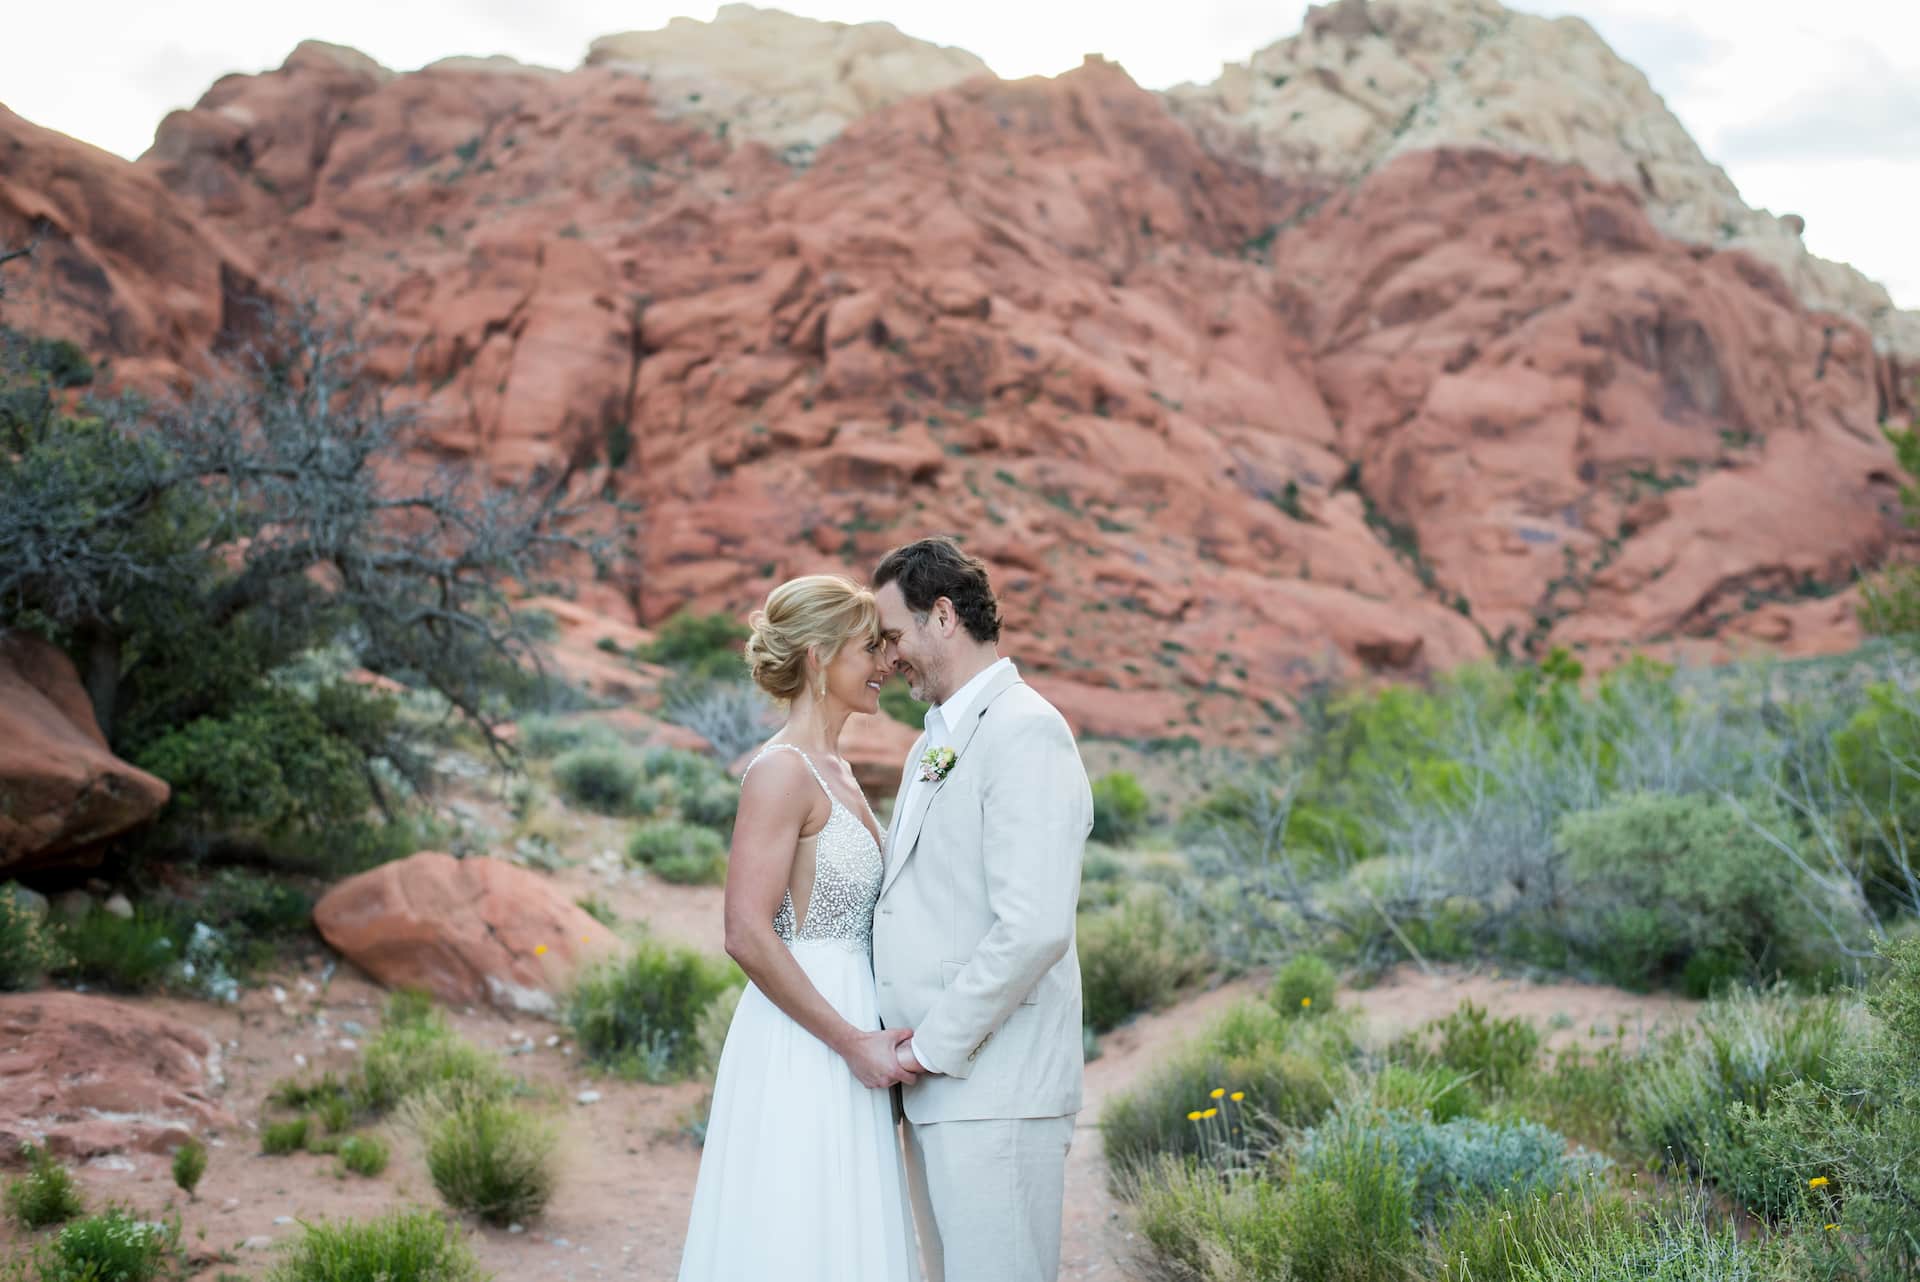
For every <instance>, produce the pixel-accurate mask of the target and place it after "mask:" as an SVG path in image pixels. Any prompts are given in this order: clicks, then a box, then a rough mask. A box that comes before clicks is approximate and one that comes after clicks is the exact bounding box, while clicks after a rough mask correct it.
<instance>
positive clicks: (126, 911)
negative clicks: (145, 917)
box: [101, 891, 133, 921]
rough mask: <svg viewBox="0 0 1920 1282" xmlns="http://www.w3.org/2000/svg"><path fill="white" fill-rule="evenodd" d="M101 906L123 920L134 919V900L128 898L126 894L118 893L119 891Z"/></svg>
mask: <svg viewBox="0 0 1920 1282" xmlns="http://www.w3.org/2000/svg"><path fill="white" fill-rule="evenodd" d="M101 907H103V908H105V909H106V910H107V911H108V912H110V913H112V914H113V915H114V916H115V917H118V918H120V919H121V920H122V921H132V920H133V901H132V900H130V899H128V898H127V897H126V896H125V895H122V894H120V893H118V892H117V891H116V892H115V893H114V894H113V895H111V896H109V897H108V899H107V902H106V903H105V904H102V905H101Z"/></svg>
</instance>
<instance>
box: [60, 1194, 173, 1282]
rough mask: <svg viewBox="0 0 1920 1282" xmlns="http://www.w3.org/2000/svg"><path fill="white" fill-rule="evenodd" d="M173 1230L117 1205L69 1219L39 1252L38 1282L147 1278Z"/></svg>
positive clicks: (155, 1273) (154, 1274) (156, 1269)
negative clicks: (138, 1217)
mask: <svg viewBox="0 0 1920 1282" xmlns="http://www.w3.org/2000/svg"><path fill="white" fill-rule="evenodd" d="M172 1246H173V1234H172V1233H171V1232H170V1231H169V1230H168V1228H167V1226H165V1225H161V1224H155V1223H151V1222H149V1221H145V1220H136V1219H135V1218H133V1217H132V1216H131V1215H129V1214H127V1213H126V1212H125V1211H124V1210H121V1209H120V1208H119V1207H113V1208H111V1209H109V1210H106V1211H103V1212H101V1213H100V1214H98V1215H89V1216H88V1217H86V1218H85V1219H83V1220H75V1221H74V1222H73V1223H71V1224H69V1225H67V1226H66V1227H65V1228H63V1229H61V1230H60V1234H59V1236H58V1237H56V1238H54V1239H53V1241H52V1242H50V1243H48V1244H47V1245H46V1247H45V1248H44V1249H43V1250H42V1251H41V1252H39V1254H38V1256H37V1259H36V1263H37V1264H38V1266H39V1270H40V1278H39V1282H152V1279H155V1278H158V1277H159V1276H160V1271H161V1268H162V1266H163V1265H164V1264H165V1262H166V1256H167V1252H168V1251H169V1250H170V1249H171V1248H172Z"/></svg>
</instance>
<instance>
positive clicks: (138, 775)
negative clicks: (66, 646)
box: [0, 633, 168, 872]
mask: <svg viewBox="0 0 1920 1282" xmlns="http://www.w3.org/2000/svg"><path fill="white" fill-rule="evenodd" d="M167 796H168V788H167V785H166V784H165V783H163V782H162V781H160V780H159V779H156V778H154V777H153V776H152V775H150V774H148V773H147V772H146V771H144V770H136V769H135V768H134V767H132V766H130V765H128V764H127V763H126V762H124V761H122V760H120V758H118V757H116V756H114V755H113V753H112V752H110V751H108V749H107V741H106V739H105V738H104V737H103V736H102V735H101V733H100V727H99V725H98V723H96V722H95V721H94V719H93V705H92V704H90V703H89V702H88V701H87V692H86V691H85V690H84V689H82V688H81V685H80V677H79V674H78V673H77V672H75V671H74V667H73V664H72V662H70V661H69V660H68V659H67V656H66V655H64V654H62V653H60V651H59V650H57V649H55V648H54V647H53V646H51V645H48V644H47V643H46V642H44V641H42V640H40V639H39V638H37V637H31V636H28V635H26V634H24V633H13V634H0V872H4V871H7V870H12V869H18V868H24V867H43V866H46V865H50V864H58V863H62V862H86V861H87V859H88V857H89V855H91V854H92V853H94V852H95V851H97V849H98V848H99V846H100V843H102V842H104V841H105V840H106V839H107V838H109V837H113V836H117V835H119V834H120V833H123V832H125V831H127V830H128V829H130V828H135V827H138V826H139V825H141V824H143V823H145V822H147V821H148V820H149V819H151V818H153V816H154V815H155V814H157V813H159V810H160V807H161V806H164V805H165V804H166V803H167Z"/></svg>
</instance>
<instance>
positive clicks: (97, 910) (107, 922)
mask: <svg viewBox="0 0 1920 1282" xmlns="http://www.w3.org/2000/svg"><path fill="white" fill-rule="evenodd" d="M55 929H56V931H57V936H58V943H59V946H60V948H61V950H62V951H63V952H64V953H65V954H66V956H65V958H64V962H63V965H62V967H61V973H62V974H63V975H65V976H67V977H68V978H71V979H75V980H78V981H80V982H81V983H86V984H93V985H96V986H98V987H101V988H109V989H112V990H114V991H116V992H123V993H146V992H153V991H156V990H157V989H160V988H162V987H164V986H165V984H166V982H167V980H168V977H169V975H170V974H171V973H172V972H173V970H174V968H175V967H176V966H177V965H178V964H179V962H180V958H181V953H182V949H181V942H182V941H183V940H184V939H185V937H186V933H187V932H186V930H185V929H184V924H183V923H182V922H180V921H179V920H178V919H177V918H175V917H174V916H172V915H171V914H169V913H166V912H163V911H161V910H159V909H156V908H153V907H150V906H148V905H147V904H140V905H137V906H136V907H135V908H134V910H133V916H131V917H121V916H118V915H116V914H114V913H110V912H108V911H107V910H106V909H104V908H101V907H99V906H98V905H95V906H94V907H92V908H89V909H88V910H87V912H86V913H85V915H83V916H81V917H78V918H75V919H73V920H70V921H66V922H62V923H60V924H59V925H58V926H57V927H56V928H55Z"/></svg>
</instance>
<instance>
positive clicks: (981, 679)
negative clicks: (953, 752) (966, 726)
mask: <svg viewBox="0 0 1920 1282" xmlns="http://www.w3.org/2000/svg"><path fill="white" fill-rule="evenodd" d="M1012 667H1013V660H1012V659H999V660H996V661H995V662H993V663H989V664H988V665H987V666H986V667H984V668H982V669H981V670H980V671H979V672H977V673H975V674H974V676H973V679H972V680H971V681H969V682H967V683H966V684H965V685H963V686H961V687H960V688H959V689H958V690H955V691H954V692H953V694H952V695H950V696H948V698H947V701H946V702H945V703H936V704H934V705H933V706H932V707H931V708H928V709H927V716H926V725H927V729H928V730H929V731H931V730H932V729H933V726H934V722H935V720H936V719H938V721H939V723H940V724H941V725H942V726H943V727H945V728H946V729H948V730H951V729H952V728H953V727H954V726H956V725H958V724H959V723H960V718H961V716H962V714H964V713H965V712H966V710H967V709H968V708H970V707H972V706H973V705H974V703H975V701H977V700H978V699H979V698H980V692H981V691H982V690H985V689H986V688H987V687H988V686H989V685H990V684H992V682H993V679H994V678H995V677H996V676H998V675H999V674H1000V671H1001V669H1003V668H1007V669H1011V668H1012Z"/></svg>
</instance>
